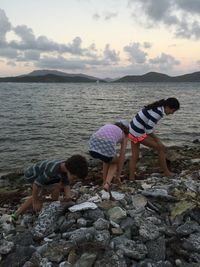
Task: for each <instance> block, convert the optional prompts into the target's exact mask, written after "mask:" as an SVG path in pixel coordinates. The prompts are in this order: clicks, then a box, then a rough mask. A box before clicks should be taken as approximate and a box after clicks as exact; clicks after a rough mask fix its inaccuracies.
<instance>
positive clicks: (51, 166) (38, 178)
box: [12, 155, 88, 220]
mask: <svg viewBox="0 0 200 267" xmlns="http://www.w3.org/2000/svg"><path fill="white" fill-rule="evenodd" d="M87 173H88V163H87V161H86V159H85V157H83V156H81V155H73V156H72V157H70V158H68V159H67V160H66V161H63V160H44V161H42V162H38V163H36V164H34V165H33V166H31V167H29V168H28V169H27V170H25V172H24V176H25V180H26V181H27V182H29V183H31V184H32V195H31V196H30V197H29V198H28V199H27V200H26V201H25V202H24V203H23V204H22V205H21V206H20V207H19V208H18V210H17V211H16V212H15V213H14V214H13V215H12V218H13V220H17V218H18V216H19V215H20V214H23V213H24V212H25V211H26V210H27V209H28V208H30V207H31V206H32V207H33V210H34V211H36V212H38V211H40V210H41V208H42V203H43V201H44V197H43V195H45V193H46V192H47V191H50V192H51V199H52V200H54V201H55V200H58V199H59V196H60V191H61V189H63V190H64V201H69V200H70V198H71V195H70V186H69V185H70V183H71V182H73V181H75V180H76V179H77V178H79V179H84V178H85V177H86V176H87Z"/></svg>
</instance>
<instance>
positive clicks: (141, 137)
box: [128, 133, 147, 144]
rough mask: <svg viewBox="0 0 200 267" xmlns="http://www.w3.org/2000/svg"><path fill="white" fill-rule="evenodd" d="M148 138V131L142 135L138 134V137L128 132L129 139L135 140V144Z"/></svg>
mask: <svg viewBox="0 0 200 267" xmlns="http://www.w3.org/2000/svg"><path fill="white" fill-rule="evenodd" d="M146 138H147V134H146V133H144V134H143V135H141V136H137V137H136V136H134V135H132V134H130V133H129V134H128V139H129V140H131V142H133V143H134V144H137V143H138V142H141V141H143V140H144V139H146Z"/></svg>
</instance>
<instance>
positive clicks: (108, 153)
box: [89, 120, 129, 192]
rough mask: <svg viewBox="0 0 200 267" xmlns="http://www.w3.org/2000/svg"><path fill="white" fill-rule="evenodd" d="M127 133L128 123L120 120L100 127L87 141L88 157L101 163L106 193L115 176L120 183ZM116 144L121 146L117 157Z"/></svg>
mask: <svg viewBox="0 0 200 267" xmlns="http://www.w3.org/2000/svg"><path fill="white" fill-rule="evenodd" d="M128 132H129V123H128V122H127V121H125V120H120V121H119V122H116V123H115V124H106V125H104V126H102V127H101V128H100V129H99V130H98V131H97V132H95V133H94V134H93V135H92V137H91V138H90V140H89V153H90V155H91V156H92V157H93V158H97V159H100V160H101V161H102V162H103V189H104V190H106V191H108V192H110V184H111V181H112V179H113V177H114V176H115V175H116V180H118V181H119V182H121V180H120V174H121V171H122V167H123V164H124V159H125V151H126V146H127V141H128ZM117 144H121V148H120V153H119V156H118V155H117V153H116V145H117Z"/></svg>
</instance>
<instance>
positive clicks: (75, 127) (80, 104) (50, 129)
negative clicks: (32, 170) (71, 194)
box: [0, 83, 200, 175]
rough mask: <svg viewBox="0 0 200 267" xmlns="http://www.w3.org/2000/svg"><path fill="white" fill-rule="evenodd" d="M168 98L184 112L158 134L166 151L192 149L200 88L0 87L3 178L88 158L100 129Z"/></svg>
mask: <svg viewBox="0 0 200 267" xmlns="http://www.w3.org/2000/svg"><path fill="white" fill-rule="evenodd" d="M168 97H176V98H178V100H179V101H180V105H181V108H180V110H179V111H177V112H176V113H174V114H173V115H170V116H165V117H164V118H163V119H161V120H160V121H159V123H158V125H156V129H155V133H157V135H158V136H159V137H160V138H161V140H162V141H163V143H164V144H165V145H166V146H172V145H177V146H182V145H194V143H193V141H194V140H195V139H199V138H200V115H199V114H200V104H199V102H200V83H49V84H48V83H0V175H1V174H5V173H10V172H14V171H16V170H18V169H23V168H26V167H27V166H30V165H31V164H33V163H34V162H37V161H40V160H44V159H54V158H55V159H67V158H68V157H69V156H71V155H73V154H76V153H81V154H85V155H87V147H88V140H89V138H90V136H91V135H92V134H93V133H94V132H95V131H96V130H97V129H98V128H99V127H101V126H102V125H104V124H106V123H114V122H116V121H117V120H119V119H126V120H128V121H130V120H131V119H132V118H133V116H134V115H135V114H136V113H137V111H138V110H139V109H141V108H142V107H143V106H144V105H146V104H148V103H151V102H154V101H156V100H159V99H162V98H168ZM129 152H130V144H128V150H127V153H129Z"/></svg>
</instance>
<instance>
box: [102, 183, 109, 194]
mask: <svg viewBox="0 0 200 267" xmlns="http://www.w3.org/2000/svg"><path fill="white" fill-rule="evenodd" d="M103 189H104V190H105V191H107V192H109V191H110V183H109V182H105V183H104V184H103Z"/></svg>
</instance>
